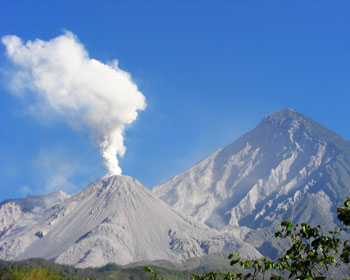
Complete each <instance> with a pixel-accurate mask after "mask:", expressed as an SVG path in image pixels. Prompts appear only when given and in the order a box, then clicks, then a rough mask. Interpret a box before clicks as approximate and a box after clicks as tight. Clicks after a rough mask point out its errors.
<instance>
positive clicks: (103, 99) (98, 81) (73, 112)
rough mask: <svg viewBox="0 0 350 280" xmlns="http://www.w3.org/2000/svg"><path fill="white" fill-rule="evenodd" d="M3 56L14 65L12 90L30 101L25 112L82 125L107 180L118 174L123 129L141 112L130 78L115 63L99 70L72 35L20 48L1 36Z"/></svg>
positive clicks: (141, 102)
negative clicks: (30, 108) (89, 131)
mask: <svg viewBox="0 0 350 280" xmlns="http://www.w3.org/2000/svg"><path fill="white" fill-rule="evenodd" d="M2 43H3V44H4V45H5V47H6V54H7V56H8V57H9V59H10V60H11V61H12V63H13V64H14V65H15V71H13V72H11V73H12V74H11V77H10V78H11V86H10V87H11V89H12V90H13V92H15V93H16V94H17V95H19V96H22V97H23V96H27V97H28V95H30V98H27V99H29V100H30V104H28V105H29V106H34V107H35V109H36V113H37V112H40V114H41V117H43V118H45V117H46V114H48V113H55V114H58V115H60V116H61V117H63V118H64V119H65V120H66V121H68V123H70V124H73V123H75V124H76V123H78V124H79V123H84V124H86V125H88V126H89V127H90V128H91V129H92V134H93V136H94V138H95V139H96V140H97V142H98V144H99V146H100V151H101V155H102V157H103V159H104V164H105V166H106V169H107V175H118V174H121V172H122V171H121V169H120V167H119V165H118V159H117V155H118V156H121V157H122V156H123V155H124V153H125V150H126V148H125V146H124V129H125V126H126V125H129V124H131V123H132V122H133V121H134V120H136V118H137V115H138V111H139V110H144V109H145V107H146V101H145V97H144V96H143V94H142V93H141V92H140V91H139V90H138V88H137V86H136V84H135V83H134V82H133V81H132V79H131V76H130V74H129V73H127V72H125V71H123V70H121V69H120V68H119V67H118V63H117V61H114V62H113V63H112V64H104V63H102V62H100V61H98V60H95V59H92V58H89V55H88V53H87V51H86V50H85V48H84V46H83V45H82V44H81V43H80V42H79V41H78V39H77V37H76V36H75V35H74V34H72V33H71V32H65V33H64V34H63V35H61V36H58V37H56V38H54V39H52V40H49V41H42V40H39V39H37V40H35V41H28V42H27V43H25V44H24V43H23V42H22V40H21V39H20V38H18V37H17V36H4V37H3V38H2Z"/></svg>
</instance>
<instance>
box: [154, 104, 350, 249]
mask: <svg viewBox="0 0 350 280" xmlns="http://www.w3.org/2000/svg"><path fill="white" fill-rule="evenodd" d="M348 147H349V145H348V141H346V140H344V139H343V138H342V137H340V136H339V135H337V134H336V133H334V132H332V131H330V130H329V129H327V128H326V127H324V126H322V125H321V124H319V123H318V122H316V121H314V120H312V119H310V118H308V117H306V116H304V115H302V114H300V113H298V112H296V111H294V110H291V109H286V110H282V111H280V112H277V113H275V114H272V115H269V116H266V117H264V119H263V120H262V121H261V122H260V123H259V124H258V125H257V126H256V128H254V129H253V130H251V131H250V132H248V133H246V134H244V135H243V136H241V137H239V138H238V139H237V140H236V141H234V142H233V143H231V144H229V145H227V146H226V147H224V148H221V149H218V150H217V151H215V152H214V153H212V154H211V155H209V156H208V157H206V158H205V159H203V160H202V161H201V162H199V163H198V164H196V165H194V166H193V167H191V168H190V169H188V170H187V171H185V172H183V173H181V174H178V175H176V176H175V177H173V178H171V179H170V180H169V181H167V182H165V183H163V184H161V185H159V186H156V187H154V188H153V189H152V190H151V191H152V192H153V193H154V194H155V195H156V196H158V197H159V198H160V199H162V200H163V201H165V202H167V203H168V204H169V205H171V206H172V207H174V208H175V209H176V210H178V211H179V212H180V213H184V214H186V215H189V216H192V217H194V218H195V219H196V220H198V221H200V222H204V223H205V224H207V225H208V226H210V227H213V228H216V229H218V230H226V231H234V232H237V234H240V236H241V238H242V239H243V240H246V241H247V240H248V239H249V235H251V234H252V232H254V231H259V232H260V233H261V234H260V236H264V235H265V237H259V238H258V237H257V235H255V240H253V239H250V240H248V241H249V242H250V243H251V244H253V245H254V246H255V247H256V248H262V246H263V243H264V242H268V238H271V237H272V233H273V229H277V227H278V226H279V224H280V222H281V221H282V220H285V219H289V220H292V221H294V222H308V223H311V224H313V225H317V224H318V223H320V222H324V221H325V220H328V221H329V222H327V223H326V226H325V228H326V229H332V228H333V226H334V225H335V221H334V216H335V209H336V207H337V206H338V205H340V204H341V203H342V200H343V199H344V197H345V196H346V195H347V194H349V192H350V183H349V182H350V150H349V149H348ZM271 228H272V230H271ZM265 230H266V231H269V233H268V234H267V232H266V231H265ZM264 231H265V232H264ZM242 232H245V234H242ZM259 239H260V241H261V242H260V241H259V244H257V240H259ZM261 252H263V249H261Z"/></svg>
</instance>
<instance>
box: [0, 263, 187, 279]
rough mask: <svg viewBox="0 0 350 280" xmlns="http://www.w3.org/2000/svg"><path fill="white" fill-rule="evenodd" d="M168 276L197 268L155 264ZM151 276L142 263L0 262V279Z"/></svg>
mask: <svg viewBox="0 0 350 280" xmlns="http://www.w3.org/2000/svg"><path fill="white" fill-rule="evenodd" d="M155 269H157V271H159V273H161V274H162V275H164V277H166V279H169V280H185V279H189V280H190V279H192V274H193V273H194V271H180V270H173V269H168V268H164V267H158V266H155ZM148 278H149V275H148V273H147V272H145V271H144V269H143V266H136V267H123V266H120V265H117V264H112V263H111V264H107V265H105V266H103V267H98V268H84V269H83V268H77V267H74V266H69V265H61V264H56V263H53V262H51V261H48V260H44V259H28V260H23V261H1V260H0V280H29V279H30V280H83V279H84V280H85V279H96V280H112V279H113V280H144V279H148Z"/></svg>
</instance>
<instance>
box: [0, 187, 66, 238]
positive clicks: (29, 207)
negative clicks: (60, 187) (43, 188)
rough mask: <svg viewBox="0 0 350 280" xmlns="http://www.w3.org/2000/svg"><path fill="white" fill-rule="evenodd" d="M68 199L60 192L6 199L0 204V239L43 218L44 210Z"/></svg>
mask: <svg viewBox="0 0 350 280" xmlns="http://www.w3.org/2000/svg"><path fill="white" fill-rule="evenodd" d="M67 198H69V195H68V194H66V193H64V192H62V191H58V192H54V193H50V194H47V195H40V196H27V197H26V198H22V199H8V200H5V201H3V202H1V203H0V234H1V235H0V237H2V236H4V235H5V236H6V235H7V234H9V233H10V232H12V231H16V230H19V229H21V228H23V227H25V226H28V225H30V224H32V223H35V222H36V221H37V220H39V219H40V218H42V217H43V215H44V214H45V210H46V209H47V208H49V207H52V206H53V205H55V204H57V203H59V202H62V201H64V200H65V199H67Z"/></svg>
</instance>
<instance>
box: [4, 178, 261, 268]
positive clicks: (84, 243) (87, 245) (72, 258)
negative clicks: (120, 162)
mask: <svg viewBox="0 0 350 280" xmlns="http://www.w3.org/2000/svg"><path fill="white" fill-rule="evenodd" d="M4 207H7V203H3V205H2V206H1V208H0V212H1V211H2V208H4ZM33 209H35V207H34V208H33ZM22 211H23V210H22ZM39 212H40V214H39V215H38V216H35V215H34V214H33V216H32V217H31V218H28V223H26V224H22V225H21V226H17V227H16V228H14V229H13V230H12V229H7V231H4V233H1V234H2V236H1V238H0V258H1V259H5V260H19V259H27V258H31V257H41V258H45V259H51V260H54V261H55V262H58V263H64V264H70V265H75V266H79V267H89V266H102V265H104V264H107V263H109V262H114V263H118V264H127V263H131V262H136V261H142V260H160V259H165V260H171V261H175V262H183V261H185V260H187V259H189V258H191V257H199V256H203V255H205V254H209V253H215V252H221V251H227V252H230V251H239V252H241V253H242V254H243V255H245V256H260V254H259V253H258V251H256V250H255V249H254V248H253V247H252V246H251V245H249V244H247V243H245V242H242V241H241V240H239V239H237V238H236V237H235V236H234V235H232V234H230V233H227V234H221V233H219V232H218V231H217V230H215V229H210V228H208V227H207V226H205V225H204V224H200V223H198V222H194V221H193V220H192V219H191V218H185V217H183V216H181V215H180V214H178V213H177V212H176V211H175V210H173V209H172V208H171V207H169V206H168V205H167V204H165V203H164V202H163V201H161V200H159V199H158V198H156V197H155V196H154V195H153V194H152V193H151V192H150V191H149V190H148V189H146V188H145V187H143V186H142V185H141V184H140V183H139V182H138V181H137V180H136V179H133V178H130V177H127V176H111V177H105V178H102V179H100V180H97V181H95V182H94V183H92V184H91V185H89V186H88V187H86V188H85V189H83V190H82V191H80V192H79V193H77V194H76V195H73V196H71V197H69V198H66V199H64V200H63V201H62V202H59V203H57V204H56V205H55V206H53V207H52V208H47V209H46V210H45V211H44V212H42V211H39Z"/></svg>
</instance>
